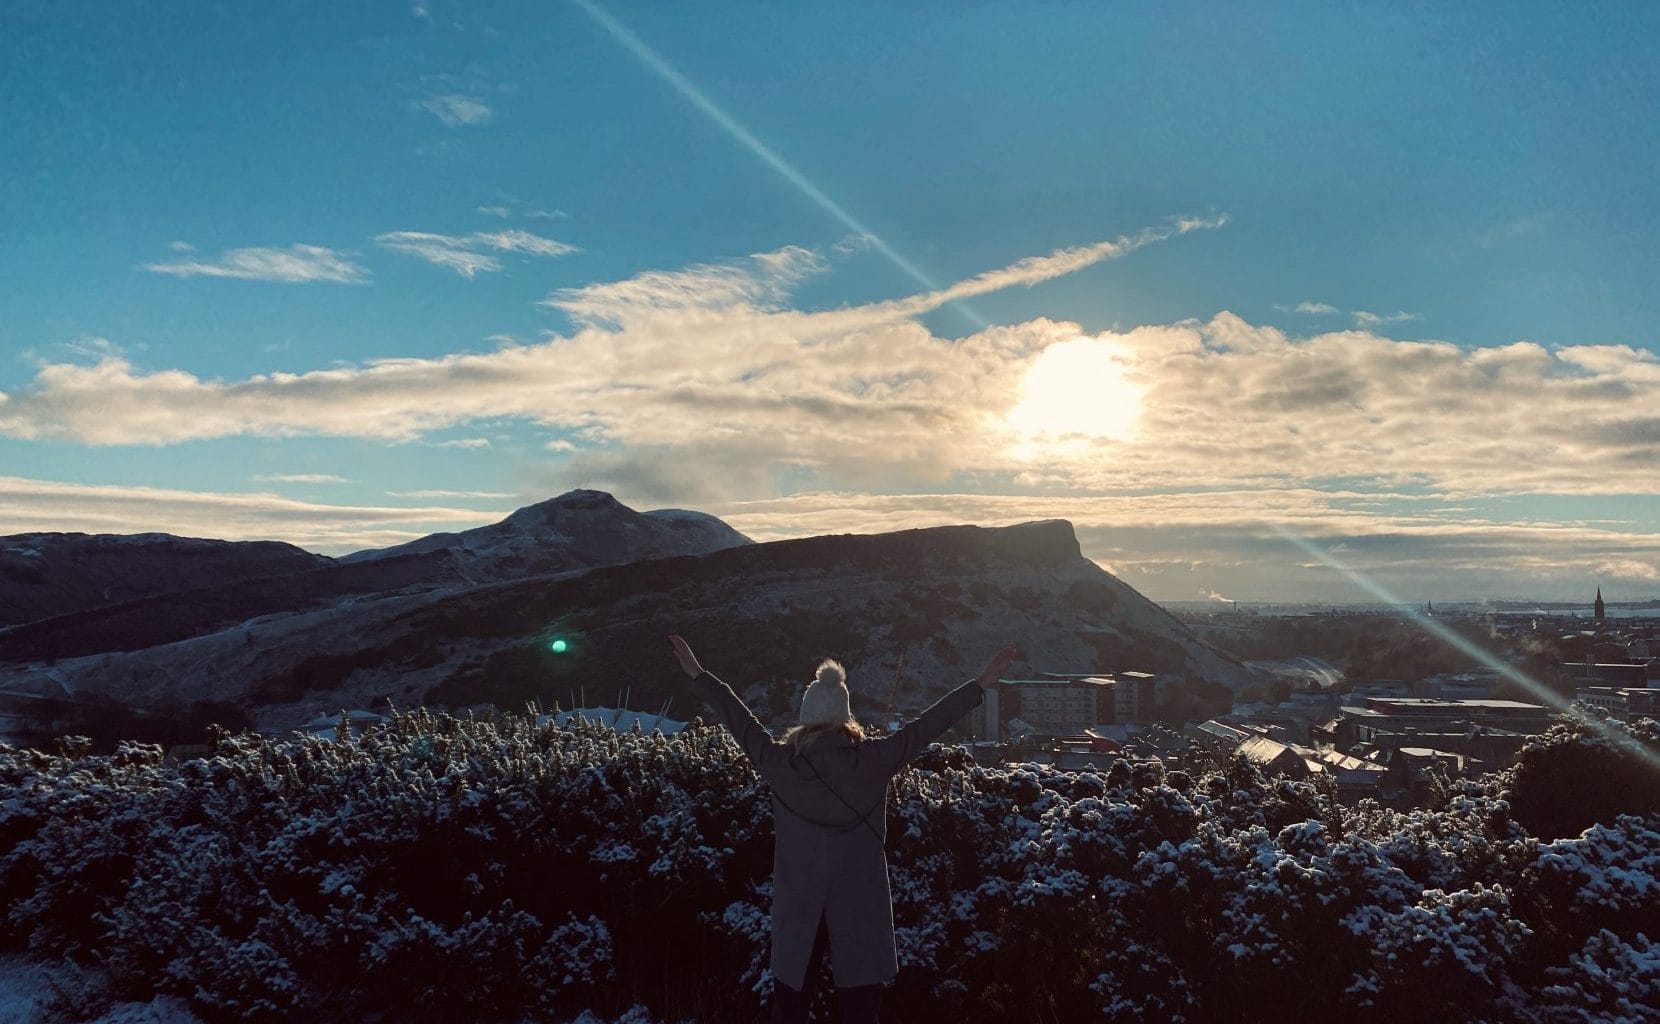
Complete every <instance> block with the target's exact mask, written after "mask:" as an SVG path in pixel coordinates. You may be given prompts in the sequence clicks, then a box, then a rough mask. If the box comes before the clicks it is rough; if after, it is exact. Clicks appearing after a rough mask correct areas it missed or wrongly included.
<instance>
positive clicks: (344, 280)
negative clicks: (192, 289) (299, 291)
mask: <svg viewBox="0 0 1660 1024" xmlns="http://www.w3.org/2000/svg"><path fill="white" fill-rule="evenodd" d="M179 244H180V243H177V242H175V243H174V244H173V248H174V249H175V251H183V250H179V249H178V245H179ZM144 269H145V270H148V271H151V272H152V273H156V274H172V275H173V276H175V277H234V278H240V279H242V280H245V281H276V282H280V283H282V284H304V283H307V282H310V281H333V282H336V283H339V284H362V283H363V282H365V281H367V280H368V279H369V272H368V271H367V270H365V269H363V267H361V266H359V265H358V264H356V263H354V262H352V260H351V259H350V258H348V257H347V256H346V255H344V254H342V253H339V252H336V251H335V250H333V249H329V248H325V247H324V246H320V245H304V244H296V245H291V246H289V247H288V248H286V249H276V248H246V249H227V250H226V251H225V252H223V253H221V254H220V255H219V258H218V259H217V260H213V261H204V260H184V261H180V262H177V263H146V264H144Z"/></svg>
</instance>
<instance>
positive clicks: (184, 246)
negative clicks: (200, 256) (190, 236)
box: [168, 242, 196, 252]
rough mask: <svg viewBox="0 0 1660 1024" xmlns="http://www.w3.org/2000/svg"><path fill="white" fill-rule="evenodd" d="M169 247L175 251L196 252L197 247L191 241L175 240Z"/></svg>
mask: <svg viewBox="0 0 1660 1024" xmlns="http://www.w3.org/2000/svg"><path fill="white" fill-rule="evenodd" d="M168 248H169V249H172V250H173V251H174V252H195V251H196V247H195V246H194V245H191V244H190V243H189V242H173V243H172V244H170V245H168Z"/></svg>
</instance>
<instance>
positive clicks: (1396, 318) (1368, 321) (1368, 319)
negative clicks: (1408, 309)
mask: <svg viewBox="0 0 1660 1024" xmlns="http://www.w3.org/2000/svg"><path fill="white" fill-rule="evenodd" d="M1353 316H1354V318H1355V325H1356V326H1358V327H1377V326H1379V325H1380V324H1404V323H1409V322H1411V321H1413V320H1416V319H1418V314H1417V313H1405V312H1400V313H1368V312H1367V311H1366V310H1364V309H1357V310H1355V311H1354V314H1353Z"/></svg>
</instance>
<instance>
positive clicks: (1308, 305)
mask: <svg viewBox="0 0 1660 1024" xmlns="http://www.w3.org/2000/svg"><path fill="white" fill-rule="evenodd" d="M1274 308H1275V309H1277V310H1279V311H1280V312H1281V313H1303V314H1305V315H1307V316H1330V315H1331V314H1333V313H1336V312H1338V308H1337V307H1336V306H1333V305H1331V304H1330V303H1327V302H1310V301H1308V300H1306V299H1305V300H1303V301H1302V302H1299V303H1297V304H1296V305H1295V306H1281V305H1275V306H1274Z"/></svg>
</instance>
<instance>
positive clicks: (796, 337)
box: [0, 0, 1660, 600]
mask: <svg viewBox="0 0 1660 1024" xmlns="http://www.w3.org/2000/svg"><path fill="white" fill-rule="evenodd" d="M1655 38H1660V14H1657V13H1656V12H1655V10H1654V9H1653V8H1650V7H1647V6H1644V5H1635V4H1619V5H1597V4H1585V5H1574V6H1568V5H1546V4H1509V5H1502V6H1498V5H1456V6H1454V5H1444V6H1420V5H1405V4H1394V5H1368V6H1367V7H1366V8H1364V9H1361V10H1339V9H1338V8H1337V7H1336V6H1335V5H1315V4H1282V5H1268V4H1262V5H1191V4H1161V5H1152V4H1134V5H1120V4H1111V5H1109V4H985V5H973V6H968V5H956V4H905V5H894V4H860V5H818V6H813V7H808V6H805V5H778V4H746V3H723V4H701V3H684V4H675V5H658V4H649V5H647V4H620V3H616V4H603V5H601V4H584V3H536V4H528V3H527V4H491V5H476V4H466V5H462V4H447V3H444V2H441V0H427V2H422V3H411V2H403V3H394V4H384V5H375V4H346V5H325V4H290V5H277V6H263V5H220V6H216V7H215V6H207V5H197V4H166V3H159V4H148V5H142V6H139V5H117V4H74V3H69V4H44V3H43V4H12V5H8V7H7V10H6V12H5V13H3V14H0V69H4V70H0V76H3V78H0V81H4V85H5V94H6V96H7V97H8V101H7V103H6V105H5V108H4V113H3V114H0V117H3V118H4V119H5V137H6V138H7V139H8V143H7V145H5V146H3V147H0V394H4V395H5V399H4V401H0V533H12V532H22V531H27V530H44V529H78V530H88V531H98V532H132V531H138V530H151V529H155V530H168V531H171V532H178V533H191V534H196V535H213V536H226V537H255V536H259V537H265V536H272V537H279V538H282V539H288V540H292V541H294V542H296V543H300V544H302V545H305V546H308V547H311V548H313V549H315V550H323V551H329V552H341V551H347V550H353V549H355V548H360V547H365V546H376V545H380V544H384V543H392V542H395V541H397V540H400V539H406V538H407V537H409V536H412V535H418V534H420V533H423V532H428V531H430V530H434V529H441V528H444V529H454V528H457V527H460V526H465V525H473V524H477V523H483V522H487V521H492V520H494V519H495V518H499V516H500V515H501V514H502V513H504V512H506V511H510V510H511V509H512V508H514V507H517V506H518V505H522V504H526V503H528V502H531V501H535V500H539V499H541V498H545V497H548V496H550V495H551V494H554V493H558V492H559V491H562V490H565V489H568V488H569V487H575V486H594V487H601V488H604V489H607V490H611V491H613V492H614V493H616V494H617V496H618V497H619V498H621V499H622V500H624V501H625V502H627V503H629V504H631V505H634V506H635V507H639V508H651V507H661V506H669V505H673V506H686V507H696V508H702V509H705V510H707V511H710V512H713V513H715V514H718V515H721V516H723V517H724V518H727V519H728V520H729V521H731V522H732V523H733V524H734V525H736V526H738V527H739V528H740V529H743V530H745V531H746V532H749V533H750V534H751V535H752V536H756V537H758V538H762V539H768V538H772V537H781V536H792V535H798V534H801V533H810V532H825V531H845V530H857V531H864V530H874V529H892V528H899V527H904V526H914V525H931V524H934V523H942V522H980V523H986V524H992V523H1000V522H1014V521H1021V520H1024V519H1031V518H1044V517H1049V516H1056V515H1059V516H1065V517H1066V518H1069V519H1072V520H1073V522H1074V523H1075V524H1076V525H1077V527H1078V529H1079V534H1080V538H1081V539H1082V541H1083V543H1084V546H1085V551H1086V554H1089V555H1091V556H1092V557H1095V558H1097V559H1098V560H1099V561H1101V562H1102V563H1103V564H1105V565H1108V566H1110V567H1111V568H1112V569H1113V570H1114V571H1116V572H1119V573H1120V574H1121V575H1123V576H1124V578H1125V579H1126V580H1127V581H1129V582H1130V583H1132V584H1133V585H1135V586H1137V587H1139V588H1140V589H1142V590H1144V591H1145V592H1147V593H1149V594H1150V595H1152V596H1154V597H1157V598H1164V599H1196V598H1202V597H1205V596H1207V595H1216V596H1230V597H1236V598H1242V599H1252V598H1272V599H1290V598H1297V597H1309V598H1312V599H1316V600H1341V599H1344V598H1346V597H1357V598H1358V597H1363V596H1365V595H1363V594H1360V593H1358V592H1356V591H1355V590H1354V588H1353V585H1352V583H1350V582H1349V580H1348V579H1347V578H1346V577H1345V576H1344V575H1343V574H1342V573H1341V572H1338V571H1336V570H1335V569H1334V568H1333V565H1332V564H1331V563H1342V564H1346V565H1351V564H1352V567H1353V568H1356V569H1358V570H1360V571H1362V572H1365V573H1368V574H1370V575H1372V576H1374V577H1375V578H1377V579H1378V580H1379V581H1380V582H1382V583H1383V584H1384V585H1385V586H1387V587H1389V588H1392V589H1394V590H1397V591H1399V592H1400V593H1401V594H1402V596H1403V597H1406V598H1408V599H1423V598H1434V599H1441V600H1451V599H1455V598H1461V597H1480V596H1519V595H1523V594H1539V593H1547V594H1552V595H1557V594H1564V595H1571V594H1577V593H1578V592H1579V591H1581V590H1585V589H1587V588H1589V587H1591V586H1594V585H1596V584H1598V583H1600V584H1601V585H1602V586H1603V587H1604V591H1605V593H1607V594H1608V595H1609V596H1611V597H1615V598H1639V597H1648V596H1651V595H1653V594H1656V593H1660V515H1657V513H1656V511H1655V509H1656V508H1657V507H1660V506H1657V504H1656V503H1655V502H1654V501H1653V498H1654V496H1655V494H1656V492H1657V491H1660V471H1657V469H1660V467H1657V460H1656V445H1660V419H1657V418H1656V414H1655V413H1654V412H1653V410H1654V409H1655V408H1657V407H1660V404H1657V403H1656V399H1657V398H1660V363H1657V362H1656V359H1655V352H1656V343H1657V337H1660V335H1657V331H1656V325H1657V323H1660V294H1657V291H1656V289H1654V288H1653V287H1652V279H1653V274H1654V269H1655V268H1656V267H1657V266H1660V199H1657V198H1656V196H1655V193H1654V190H1653V189H1652V187H1651V186H1650V185H1649V179H1650V178H1651V177H1652V170H1653V168H1654V167H1655V166H1657V165H1660V128H1657V121H1656V119H1655V117H1654V116H1653V111H1654V110H1656V109H1660V72H1657V71H1656V67H1655V63H1654V61H1653V60H1652V55H1651V53H1650V52H1649V49H1648V48H1649V44H1650V43H1651V42H1652V40H1654V39H1655ZM1114 242H1116V243H1117V244H1106V245H1103V244H1101V243H1114ZM1091 246H1094V247H1095V248H1093V249H1091V248H1089V247H1091ZM1058 253H1067V254H1069V255H1066V256H1064V257H1060V256H1056V255H1055V254H1058ZM1034 258H1036V259H1038V260H1039V261H1040V262H1039V263H1037V264H1030V263H1022V261H1026V260H1031V259H1034ZM963 282H978V283H975V284H971V285H969V286H967V287H966V291H967V292H971V293H972V294H966V295H964V294H959V292H961V291H963V289H958V291H957V292H947V291H946V290H947V289H951V288H952V287H953V286H957V285H961V284H962V283H963ZM930 294H932V295H935V296H936V298H935V299H933V300H917V301H911V302H909V304H907V305H903V306H894V305H893V300H906V299H909V298H912V297H916V296H927V295H930ZM1040 364H1041V366H1042V368H1039V367H1040ZM283 375H291V376H283ZM1284 530H1290V531H1292V532H1294V533H1296V534H1297V535H1298V536H1302V537H1305V538H1307V539H1308V540H1310V541H1311V542H1312V543H1313V544H1314V545H1316V546H1317V547H1318V548H1319V549H1320V550H1324V551H1326V552H1328V553H1329V556H1328V559H1327V560H1326V561H1321V560H1320V559H1311V558H1310V557H1309V555H1308V553H1307V550H1306V549H1305V548H1302V547H1298V546H1296V545H1288V544H1287V543H1286V542H1285V541H1284V538H1283V534H1282V532H1281V531H1284Z"/></svg>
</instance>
